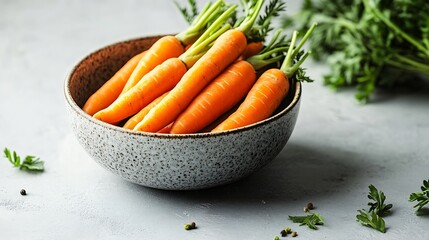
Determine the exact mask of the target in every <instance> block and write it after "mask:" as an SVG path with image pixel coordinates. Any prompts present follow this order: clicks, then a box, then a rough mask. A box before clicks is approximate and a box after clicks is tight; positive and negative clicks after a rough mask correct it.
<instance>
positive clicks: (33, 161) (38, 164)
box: [3, 148, 45, 171]
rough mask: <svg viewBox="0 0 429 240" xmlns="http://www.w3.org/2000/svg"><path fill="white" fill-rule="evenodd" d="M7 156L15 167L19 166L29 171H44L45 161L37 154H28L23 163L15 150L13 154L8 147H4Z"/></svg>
mask: <svg viewBox="0 0 429 240" xmlns="http://www.w3.org/2000/svg"><path fill="white" fill-rule="evenodd" d="M3 152H4V155H5V157H6V158H7V159H8V160H9V162H11V163H12V164H13V166H14V167H17V168H19V169H20V170H27V171H43V170H44V169H45V168H44V164H45V163H44V162H43V161H41V160H40V159H39V158H36V157H35V156H26V157H25V159H24V161H23V162H22V163H21V157H20V156H19V155H18V154H17V153H16V152H15V151H13V152H12V154H11V152H10V150H9V149H8V148H5V149H4V151H3Z"/></svg>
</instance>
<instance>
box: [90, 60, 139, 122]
mask: <svg viewBox="0 0 429 240" xmlns="http://www.w3.org/2000/svg"><path fill="white" fill-rule="evenodd" d="M144 54H145V52H142V53H140V54H137V55H136V56H134V57H133V58H131V59H130V60H129V61H128V62H127V63H125V65H124V66H123V67H122V68H121V69H119V70H118V71H117V72H116V73H115V75H113V77H111V78H110V79H109V80H108V81H107V82H106V83H104V84H103V86H101V88H99V89H98V90H97V91H96V92H95V93H94V94H92V95H91V96H90V97H89V98H88V100H87V101H86V103H85V105H84V106H83V108H82V109H83V111H85V112H86V113H88V114H89V115H91V116H92V115H94V114H95V113H96V112H98V111H100V110H101V109H104V108H106V107H108V106H109V105H110V104H111V103H112V102H113V101H115V99H116V98H117V97H118V96H119V94H120V93H121V91H122V89H123V88H124V86H125V83H126V82H127V80H128V78H129V77H130V75H131V73H132V71H133V70H134V68H135V67H136V66H137V63H138V62H139V61H140V59H141V58H142V56H143V55H144Z"/></svg>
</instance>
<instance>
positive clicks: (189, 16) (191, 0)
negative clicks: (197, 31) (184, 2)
mask: <svg viewBox="0 0 429 240" xmlns="http://www.w3.org/2000/svg"><path fill="white" fill-rule="evenodd" d="M175 4H176V6H177V8H178V9H179V11H180V13H182V16H183V18H185V20H186V22H187V23H189V24H192V22H193V21H194V19H195V18H196V17H197V16H198V14H199V13H198V7H197V2H196V0H188V4H189V9H188V8H186V7H181V6H180V5H179V3H177V2H175Z"/></svg>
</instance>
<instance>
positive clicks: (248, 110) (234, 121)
mask: <svg viewBox="0 0 429 240" xmlns="http://www.w3.org/2000/svg"><path fill="white" fill-rule="evenodd" d="M315 27H316V24H313V26H312V27H311V28H310V29H309V30H308V31H307V33H306V34H305V36H304V37H303V39H302V41H301V42H300V44H299V45H298V46H297V47H296V48H295V49H294V47H295V42H296V38H297V35H298V33H297V32H296V31H295V32H294V33H293V36H292V40H291V44H290V46H289V50H288V52H287V54H286V57H285V60H284V61H283V64H282V66H281V67H280V69H269V70H267V71H265V72H264V73H263V74H262V75H261V76H260V77H259V79H258V80H257V81H256V83H255V85H254V86H253V87H252V89H251V90H250V91H249V93H248V94H247V96H246V98H245V99H244V101H243V103H241V105H240V106H239V107H238V109H237V111H235V112H234V113H233V114H231V115H230V116H229V117H228V118H227V119H226V120H225V121H223V122H222V123H221V124H219V125H218V126H217V127H216V128H215V129H213V130H212V132H221V131H225V130H230V129H235V128H239V127H243V126H247V125H249V124H253V123H256V122H259V121H261V120H263V119H266V118H268V117H269V116H271V115H272V114H273V113H274V111H275V110H276V109H277V108H278V106H279V105H280V103H281V102H282V100H283V99H284V97H285V96H286V95H287V93H288V91H289V84H290V83H289V77H292V76H293V75H294V73H295V72H296V71H298V70H300V71H301V73H300V74H298V75H297V76H296V78H297V79H298V80H300V79H302V80H308V78H307V77H305V76H304V74H303V70H302V69H299V67H300V65H301V64H302V63H303V62H304V61H305V59H306V58H307V57H308V55H309V52H307V53H306V54H304V55H303V56H302V57H300V60H299V61H297V62H296V63H294V59H295V58H296V57H297V55H298V54H299V52H300V48H301V47H302V46H303V45H304V43H305V41H306V40H307V39H308V38H309V36H310V35H311V33H312V32H313V30H314V28H315Z"/></svg>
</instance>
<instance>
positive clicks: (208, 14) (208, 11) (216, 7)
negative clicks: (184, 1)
mask: <svg viewBox="0 0 429 240" xmlns="http://www.w3.org/2000/svg"><path fill="white" fill-rule="evenodd" d="M224 4H225V2H224V1H223V0H218V1H216V2H215V3H214V4H210V3H208V4H207V5H206V7H205V8H204V10H203V11H202V12H201V13H200V14H198V17H197V18H196V19H195V21H193V22H192V24H191V26H189V27H188V28H187V29H186V30H185V31H183V32H181V33H179V34H177V35H176V38H177V39H179V41H180V42H181V43H183V44H184V45H188V44H190V43H191V42H192V41H193V40H194V39H195V38H196V37H198V36H200V35H201V33H202V32H203V31H204V30H205V29H206V28H207V25H208V23H209V22H211V21H213V20H214V19H216V18H217V17H218V15H219V14H220V13H221V12H222V10H223V8H222V6H223V5H224Z"/></svg>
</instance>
